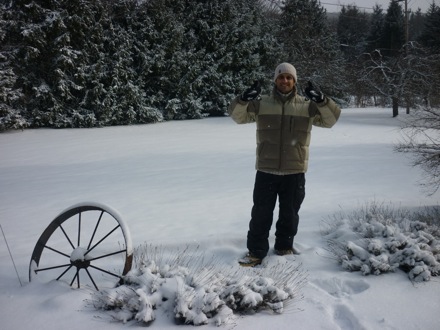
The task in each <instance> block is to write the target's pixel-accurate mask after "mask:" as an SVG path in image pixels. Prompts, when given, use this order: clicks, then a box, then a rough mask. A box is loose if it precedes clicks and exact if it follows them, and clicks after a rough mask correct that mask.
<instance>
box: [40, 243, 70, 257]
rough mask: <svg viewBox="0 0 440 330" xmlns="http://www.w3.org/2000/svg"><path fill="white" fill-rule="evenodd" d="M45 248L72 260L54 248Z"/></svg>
mask: <svg viewBox="0 0 440 330" xmlns="http://www.w3.org/2000/svg"><path fill="white" fill-rule="evenodd" d="M44 247H45V248H46V249H49V250H51V251H53V252H56V253H59V254H61V255H62V256H65V257H67V258H69V259H70V256H69V255H67V254H65V253H64V252H61V251H58V250H55V249H54V248H51V247H50V246H47V245H45V246H44Z"/></svg>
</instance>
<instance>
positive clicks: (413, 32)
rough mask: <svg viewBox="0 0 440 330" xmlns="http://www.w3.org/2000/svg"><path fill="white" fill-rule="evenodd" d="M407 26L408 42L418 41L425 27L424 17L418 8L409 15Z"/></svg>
mask: <svg viewBox="0 0 440 330" xmlns="http://www.w3.org/2000/svg"><path fill="white" fill-rule="evenodd" d="M408 24H409V28H408V34H409V35H408V40H410V41H411V40H418V39H419V37H420V35H421V34H422V31H423V27H424V25H425V15H424V14H423V13H422V10H421V9H420V8H419V9H417V11H416V12H415V13H411V15H410V17H409V22H408Z"/></svg>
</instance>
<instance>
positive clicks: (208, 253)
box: [0, 108, 440, 330]
mask: <svg viewBox="0 0 440 330" xmlns="http://www.w3.org/2000/svg"><path fill="white" fill-rule="evenodd" d="M404 112H405V111H404V110H403V109H402V110H401V113H400V114H399V116H398V117H397V118H392V114H391V109H381V108H370V109H369V108H365V109H342V115H341V117H340V119H339V121H338V122H337V123H336V125H335V126H334V127H332V128H331V129H322V128H319V127H315V128H313V131H312V142H311V147H310V164H309V165H310V167H309V171H308V172H307V176H306V177H307V184H306V198H305V200H304V203H303V204H302V206H301V210H300V227H299V232H298V235H297V236H296V237H295V247H296V248H298V249H299V250H301V252H302V253H301V255H299V256H287V257H280V256H276V255H274V253H273V251H270V254H269V256H268V257H267V258H265V260H264V261H263V263H264V264H263V265H262V267H257V268H256V269H250V270H249V274H248V276H252V277H251V278H256V277H255V276H259V274H263V275H264V274H267V275H264V276H268V277H269V278H274V277H276V276H279V273H281V274H284V275H288V276H284V277H285V278H288V279H290V278H291V277H294V276H297V274H301V273H303V272H304V273H306V274H307V282H306V283H305V285H304V286H302V287H301V289H300V290H299V291H300V296H298V298H297V299H295V300H293V301H289V302H288V303H286V305H285V310H284V311H283V313H282V314H274V313H270V312H269V311H261V312H260V313H256V314H253V315H246V316H241V315H239V314H237V315H235V317H234V318H232V319H231V320H230V322H231V323H228V324H227V325H226V326H222V327H220V328H217V329H221V330H233V329H234V330H235V329H239V330H267V329H302V330H316V329H319V330H341V329H350V330H376V329H381V330H397V329H405V330H420V329H423V330H438V329H439V327H438V321H439V316H438V311H439V310H440V285H439V284H440V282H439V277H435V278H432V279H431V281H429V282H424V283H411V281H410V279H409V278H408V274H406V273H405V272H403V271H402V270H396V271H395V272H394V273H387V274H382V275H378V276H375V275H370V276H363V275H362V274H361V273H360V272H347V271H344V270H343V269H342V267H341V266H340V265H338V263H337V262H336V260H335V257H334V256H333V255H331V254H330V252H329V245H328V240H327V239H328V237H327V236H326V237H324V236H322V235H323V232H324V229H325V228H327V225H329V224H331V223H338V222H337V221H335V219H338V217H336V215H338V214H341V212H342V216H344V213H345V214H350V213H351V212H352V211H355V210H359V209H361V208H363V207H365V205H366V203H372V202H377V203H379V204H381V203H384V205H385V206H389V205H394V207H406V208H410V209H413V208H415V209H418V208H419V207H423V206H434V205H438V203H439V200H440V192H438V193H437V194H435V195H433V196H425V195H423V194H422V193H421V192H420V187H419V186H418V185H417V183H418V182H419V180H420V179H422V178H423V176H422V173H421V171H420V169H419V168H414V167H412V166H411V165H410V159H409V158H408V156H406V155H403V154H399V153H395V152H393V146H394V145H395V143H397V142H398V141H400V139H401V138H402V136H401V131H400V125H401V122H402V121H404V120H406V119H407V117H408V116H407V115H405V113H404ZM255 129H256V128H255V124H249V125H237V124H235V123H234V122H233V121H232V119H231V118H208V119H203V120H187V121H172V122H165V123H158V124H154V125H133V126H120V127H105V128H93V129H58V130H55V129H28V130H24V131H11V132H7V133H2V134H1V136H0V155H1V157H0V224H1V228H2V232H3V233H4V236H3V235H2V236H0V265H1V267H0V306H1V308H0V320H1V321H0V324H1V325H0V328H1V329H2V330H33V329H38V330H39V329H45V330H60V329H62V330H79V329H94V330H138V329H139V330H145V329H146V327H145V326H144V325H142V323H139V322H137V321H134V320H133V321H129V322H128V323H127V324H122V322H120V321H117V319H115V317H116V316H115V315H114V314H112V311H111V310H100V309H99V308H97V307H96V304H94V303H92V301H93V299H94V297H96V294H97V291H96V290H95V289H94V288H93V286H92V285H91V284H90V283H87V276H86V275H85V274H84V272H83V273H82V275H81V288H80V289H78V288H76V286H73V287H72V288H71V287H70V286H69V283H70V281H71V279H72V278H73V274H66V276H64V277H63V278H61V279H60V280H59V281H56V280H55V278H56V277H58V276H59V274H60V270H59V269H56V270H52V271H47V272H43V271H42V272H39V273H38V275H34V276H33V277H32V281H31V282H29V280H28V278H29V277H28V271H29V262H30V259H31V255H32V251H33V249H34V247H35V246H36V243H37V240H38V239H39V237H40V235H41V234H42V233H43V231H44V230H45V228H46V227H47V226H48V225H49V223H50V222H51V221H52V220H53V219H54V218H55V217H56V216H57V215H58V214H60V213H62V211H63V210H64V209H66V208H69V207H71V206H72V205H77V203H87V204H91V203H93V204H95V203H100V204H103V205H107V206H108V207H111V208H112V209H113V210H117V213H118V214H119V217H118V218H119V219H123V221H124V223H125V226H124V228H128V231H129V232H130V233H131V235H130V237H131V242H132V246H133V248H135V249H136V251H137V252H136V253H135V264H136V260H138V261H137V262H138V263H139V258H141V257H142V256H143V255H145V256H146V257H147V258H146V259H147V260H149V259H150V257H151V259H153V260H154V259H159V260H164V259H167V258H166V257H167V256H171V257H173V259H172V260H175V261H177V260H181V258H176V256H178V254H176V253H175V252H174V251H175V250H176V249H180V250H181V251H184V252H185V255H186V256H187V257H193V259H192V260H194V261H197V263H198V265H200V263H199V261H198V260H202V261H203V260H206V261H209V260H211V261H213V262H215V268H213V269H215V270H217V271H218V272H219V274H228V272H233V273H236V272H241V271H242V270H241V268H240V266H239V265H238V262H237V260H238V259H239V258H241V257H242V256H243V255H244V254H245V253H246V233H247V229H248V223H249V217H250V211H251V207H252V189H253V184H254V178H255V170H254V164H255ZM111 212H112V213H113V214H114V213H115V212H114V211H111ZM277 213H278V210H276V211H275V216H276V215H277ZM81 219H82V221H78V218H77V217H73V218H71V219H68V220H67V221H65V222H64V223H63V228H64V231H65V232H66V233H68V234H69V236H70V237H71V238H72V240H71V242H74V243H75V245H79V248H75V249H74V250H72V248H69V247H70V245H69V243H68V241H67V239H66V238H65V237H64V235H63V234H62V232H61V230H60V229H59V228H58V229H57V231H56V232H54V233H53V235H52V236H51V237H50V240H49V241H48V243H47V246H50V247H52V248H54V247H55V248H58V249H59V251H63V252H64V253H71V254H70V256H74V255H75V256H79V255H80V254H81V253H80V252H81V251H82V250H83V249H82V248H83V247H84V244H87V242H89V239H88V238H89V237H90V236H92V233H93V232H94V231H93V229H94V228H96V227H95V222H96V220H97V219H98V216H96V217H95V218H89V216H88V215H87V214H86V213H84V214H83V216H82V218H81ZM89 220H90V221H89ZM107 220H108V217H107V216H105V217H103V218H102V221H101V222H100V225H99V229H102V228H105V227H104V224H105V223H107ZM110 220H111V219H110ZM78 223H81V226H80V229H81V233H82V235H81V238H82V239H81V240H80V242H81V243H80V242H79V240H78V241H77V240H76V236H77V232H78V230H77V229H78ZM110 223H111V226H109V229H110V228H113V227H114V225H115V224H114V222H112V221H110ZM110 223H109V224H110ZM347 227H348V226H344V227H341V228H340V229H339V230H338V235H341V236H340V239H343V240H347V237H348V238H349V239H350V240H352V239H353V235H350V233H349V232H348V230H347ZM387 227H388V226H387ZM72 230H73V231H72ZM106 232H107V231H103V232H101V231H100V230H99V231H97V232H96V235H95V234H93V236H92V237H95V238H96V240H94V242H96V241H97V240H98V239H99V238H100V237H102V236H103V233H106ZM273 232H274V231H273V230H272V233H271V235H270V243H271V247H273V243H274V233H273ZM115 234H118V235H119V236H111V237H109V239H107V240H104V241H103V243H108V244H109V245H110V244H114V245H115V246H116V248H115V249H113V250H110V251H112V252H114V251H118V250H120V244H121V242H122V243H123V242H124V240H123V239H121V237H120V235H121V233H120V232H119V231H116V232H115ZM0 235H1V234H0ZM58 235H59V236H58ZM332 235H333V234H332ZM381 236H384V235H383V234H382V235H381ZM332 237H333V239H336V238H335V236H332ZM86 238H87V239H86ZM6 239H7V241H6ZM6 242H7V243H8V244H6ZM77 242H78V243H77ZM59 243H61V245H59ZM6 245H7V246H6ZM409 245H410V244H409ZM150 246H151V247H153V248H150ZM72 247H73V246H72ZM156 247H157V249H156ZM187 247H190V249H187ZM197 247H198V248H197ZM104 248H106V246H105V245H104V244H99V246H98V247H97V248H96V249H94V250H93V251H92V252H91V253H90V255H92V254H94V253H97V252H101V250H105V249H104ZM195 248H197V249H198V250H197V251H198V252H197V253H196V250H194V249H195ZM8 250H9V251H10V253H11V255H9V253H8ZM110 251H109V252H110ZM148 251H150V253H147V252H148ZM144 253H145V254H144ZM198 253H202V255H200V254H198ZM82 254H83V255H84V253H82ZM103 254H104V253H103ZM10 256H12V257H13V260H14V263H13V262H12V260H11V257H10ZM55 256H57V257H59V258H63V263H65V261H66V260H68V259H64V258H66V257H67V258H69V255H58V254H55V253H54V252H51V250H49V249H45V250H44V252H43V253H42V258H41V260H40V263H39V267H40V269H41V268H44V267H45V265H47V264H48V263H51V262H52V261H53V260H54V259H55ZM98 261H100V262H102V265H101V267H103V268H104V269H108V270H111V271H117V270H120V269H121V266H122V259H121V255H115V256H112V257H111V258H102V259H99V260H96V262H98ZM94 263H95V261H93V264H94ZM14 265H15V267H14ZM171 265H174V263H171ZM292 267H299V268H298V270H297V271H295V270H292ZM14 268H16V270H17V273H16V272H15V270H14ZM199 269H200V267H199V268H197V267H192V271H193V273H194V272H196V271H198V270H199ZM132 270H133V271H134V272H135V273H136V266H133V268H132ZM90 271H91V272H92V274H93V276H94V278H95V280H96V282H97V285H98V286H99V288H101V289H102V291H100V292H103V293H105V292H106V291H104V289H105V287H106V286H105V282H104V281H108V280H109V279H110V282H111V283H107V284H111V285H114V283H115V278H113V277H110V276H105V275H106V274H103V273H98V274H96V273H94V269H90ZM53 272H54V273H53ZM150 273H151V272H150ZM200 273H201V274H202V275H203V274H205V273H203V272H200ZM147 274H148V272H147ZM212 274H213V273H211V275H212ZM239 274H240V273H239ZM18 279H21V282H20V283H19V280H18ZM202 279H203V276H202ZM176 281H177V279H176ZM159 282H160V281H159ZM165 284H167V286H161V288H162V289H161V290H160V293H162V294H163V295H165V294H167V295H169V297H170V299H168V300H167V301H164V303H163V305H162V306H158V308H157V309H156V310H155V314H156V320H155V321H154V322H153V324H152V326H151V328H149V329H153V330H154V329H160V330H168V329H169V330H186V329H191V330H194V329H197V330H199V329H200V330H204V329H214V325H213V324H212V323H211V324H210V325H208V326H206V327H199V328H194V327H183V326H181V325H176V324H175V322H174V319H173V318H174V312H173V304H172V303H173V302H174V301H175V300H174V299H171V297H172V294H173V292H175V291H173V287H172V284H173V281H172V280H171V279H170V280H169V282H168V280H167V281H166V282H165ZM210 284H211V282H210V281H209V282H208V285H210ZM168 285H169V286H168ZM175 287H177V286H175ZM110 288H111V286H110ZM130 292H132V290H130ZM179 292H180V291H179ZM105 296H108V297H113V295H112V294H109V295H105ZM136 301H137V300H136ZM118 315H120V314H118ZM228 322H229V321H228Z"/></svg>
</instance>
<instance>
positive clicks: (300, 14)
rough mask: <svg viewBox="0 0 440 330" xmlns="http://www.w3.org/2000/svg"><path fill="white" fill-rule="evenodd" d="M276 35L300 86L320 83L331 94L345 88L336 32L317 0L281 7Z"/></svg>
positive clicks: (293, 1)
mask: <svg viewBox="0 0 440 330" xmlns="http://www.w3.org/2000/svg"><path fill="white" fill-rule="evenodd" d="M278 27H279V29H278V31H277V36H278V40H279V42H280V43H282V44H284V49H285V51H286V53H287V56H286V61H289V62H291V63H292V64H293V65H295V66H296V67H297V70H298V77H299V78H298V79H299V82H298V85H299V86H300V85H301V83H304V80H306V81H307V80H313V81H315V82H317V83H318V84H319V85H320V86H321V88H322V89H323V91H324V92H325V93H327V94H328V95H332V96H336V95H338V94H340V92H341V89H344V86H345V79H344V60H343V56H342V54H341V52H340V50H339V42H338V40H337V36H336V33H334V32H332V31H331V30H330V28H329V26H328V24H327V19H326V11H325V9H324V8H323V7H322V6H321V4H320V2H319V1H317V0H306V1H303V0H287V1H285V2H284V6H283V7H282V8H281V15H280V16H279V21H278Z"/></svg>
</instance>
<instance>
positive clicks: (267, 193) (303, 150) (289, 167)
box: [229, 63, 341, 267]
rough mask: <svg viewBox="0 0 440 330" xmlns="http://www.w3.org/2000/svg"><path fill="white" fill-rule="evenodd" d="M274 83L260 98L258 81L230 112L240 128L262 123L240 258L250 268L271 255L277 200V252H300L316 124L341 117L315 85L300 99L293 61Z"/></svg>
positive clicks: (279, 68) (329, 123)
mask: <svg viewBox="0 0 440 330" xmlns="http://www.w3.org/2000/svg"><path fill="white" fill-rule="evenodd" d="M274 82H275V86H274V89H273V91H272V94H271V95H267V96H262V97H259V94H260V92H261V89H260V86H259V84H258V82H256V83H254V85H253V86H252V87H251V88H249V89H247V90H246V91H245V92H244V93H243V94H242V95H240V96H237V97H236V98H235V99H234V100H233V102H232V103H231V105H230V106H229V114H230V115H231V117H232V119H233V120H234V121H235V122H237V123H238V124H244V123H250V122H256V124H257V160H256V170H257V174H256V178H255V186H254V192H253V202H254V205H253V207H252V212H251V220H250V223H249V231H248V234H247V248H248V253H247V255H246V256H245V257H244V258H243V259H241V260H239V263H240V265H242V266H248V267H253V266H256V265H259V264H261V262H262V260H263V258H264V257H265V256H266V255H267V253H268V251H269V232H270V228H271V226H272V222H273V211H274V208H275V204H276V200H277V198H278V201H279V217H278V221H277V222H276V232H275V246H274V250H275V253H276V254H278V255H287V254H299V251H298V250H297V249H295V248H294V246H293V240H294V237H295V235H296V233H297V231H298V223H299V216H298V212H299V209H300V207H301V203H302V202H303V200H304V196H305V173H306V171H307V167H308V158H309V144H310V132H311V130H312V125H315V126H319V127H326V128H330V127H332V126H333V125H334V124H335V123H336V121H337V120H338V118H339V116H340V113H341V110H340V108H339V107H338V106H337V105H336V104H335V102H334V101H333V100H331V99H330V98H328V97H326V96H324V94H323V93H322V92H321V91H319V90H317V89H315V88H314V87H313V85H312V84H311V83H309V85H308V87H307V88H306V89H305V93H306V96H307V98H305V97H303V96H300V95H298V94H297V91H296V82H297V75H296V69H295V67H294V66H293V65H291V64H289V63H281V64H280V65H278V66H277V68H276V69H275V75H274Z"/></svg>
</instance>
